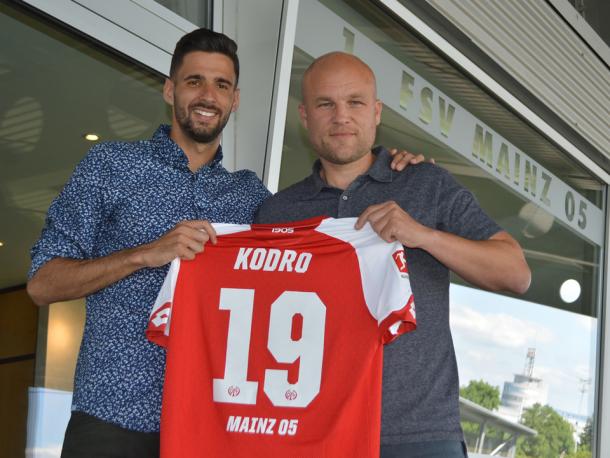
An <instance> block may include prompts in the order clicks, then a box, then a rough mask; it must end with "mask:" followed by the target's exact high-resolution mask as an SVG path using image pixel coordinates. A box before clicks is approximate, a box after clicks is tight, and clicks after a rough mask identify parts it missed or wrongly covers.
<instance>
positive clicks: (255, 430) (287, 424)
mask: <svg viewBox="0 0 610 458" xmlns="http://www.w3.org/2000/svg"><path fill="white" fill-rule="evenodd" d="M298 427H299V420H297V419H287V418H282V419H280V420H279V421H278V419H277V418H265V417H241V416H239V415H230V416H229V418H228V419H227V428H226V430H227V432H230V433H245V434H266V435H269V436H272V435H275V434H277V435H279V436H286V435H288V436H294V435H295V434H296V433H297V429H298Z"/></svg>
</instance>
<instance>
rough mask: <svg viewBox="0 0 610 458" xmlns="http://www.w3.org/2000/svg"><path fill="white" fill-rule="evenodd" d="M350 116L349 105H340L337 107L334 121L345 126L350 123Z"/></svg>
mask: <svg viewBox="0 0 610 458" xmlns="http://www.w3.org/2000/svg"><path fill="white" fill-rule="evenodd" d="M349 120H350V115H349V110H348V107H347V105H345V104H342V103H338V104H336V105H335V112H334V116H333V121H334V122H336V123H339V124H345V123H347V122H349Z"/></svg>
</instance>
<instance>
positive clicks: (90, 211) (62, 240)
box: [28, 145, 107, 278]
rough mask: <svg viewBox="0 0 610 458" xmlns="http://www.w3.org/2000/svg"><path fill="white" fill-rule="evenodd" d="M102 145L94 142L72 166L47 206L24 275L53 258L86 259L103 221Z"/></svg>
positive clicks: (33, 271)
mask: <svg viewBox="0 0 610 458" xmlns="http://www.w3.org/2000/svg"><path fill="white" fill-rule="evenodd" d="M104 155H105V154H104V151H103V147H102V145H96V146H95V147H93V148H92V149H91V150H90V151H89V152H88V153H87V155H86V156H85V158H84V159H83V160H82V161H81V162H80V163H79V164H78V165H77V166H76V169H75V170H74V173H73V174H72V176H71V177H70V180H69V181H68V183H67V184H66V185H65V186H64V188H63V190H62V191H61V193H60V194H59V195H58V196H57V197H56V198H55V200H54V201H53V202H52V203H51V206H50V207H49V211H48V213H47V217H46V221H45V225H44V227H43V229H42V233H41V236H40V239H39V240H38V241H37V242H36V243H35V244H34V246H33V247H32V250H31V253H30V254H31V257H32V265H31V267H30V271H29V273H28V277H29V278H32V276H33V275H34V274H35V273H36V272H37V271H38V269H39V268H40V267H41V266H42V265H43V264H45V263H46V262H48V261H50V260H51V259H53V258H57V257H61V258H70V259H88V258H91V257H93V249H94V246H95V241H96V237H97V234H98V231H99V228H100V226H101V224H103V221H104V217H105V215H104V200H105V199H104V183H105V181H106V175H107V170H106V169H107V166H106V163H105V162H106V161H105V160H104Z"/></svg>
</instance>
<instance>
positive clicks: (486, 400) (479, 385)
mask: <svg viewBox="0 0 610 458" xmlns="http://www.w3.org/2000/svg"><path fill="white" fill-rule="evenodd" d="M460 396H462V397H463V398H466V399H468V400H469V401H472V402H474V403H476V404H478V405H480V406H482V407H485V408H486V409H489V410H496V409H497V408H498V406H499V405H500V388H499V387H497V386H492V385H490V384H489V383H487V382H485V381H483V380H471V381H470V383H468V385H467V386H465V387H462V388H460Z"/></svg>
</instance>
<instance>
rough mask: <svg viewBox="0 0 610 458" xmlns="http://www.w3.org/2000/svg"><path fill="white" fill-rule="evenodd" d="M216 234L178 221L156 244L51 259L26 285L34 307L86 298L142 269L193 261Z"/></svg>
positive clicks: (204, 223)
mask: <svg viewBox="0 0 610 458" xmlns="http://www.w3.org/2000/svg"><path fill="white" fill-rule="evenodd" d="M208 240H210V241H211V242H212V243H216V231H214V228H213V227H212V225H211V224H210V223H209V222H207V221H203V220H193V221H182V222H181V223H178V224H176V226H175V227H174V228H173V229H172V230H170V231H168V232H167V233H166V234H165V235H163V236H161V237H160V238H158V239H157V240H155V241H154V242H151V243H147V244H145V245H140V246H137V247H135V248H127V249H125V250H121V251H116V252H114V253H112V254H109V255H108V256H104V257H101V258H95V259H84V260H79V259H68V258H54V259H51V260H50V261H49V262H47V263H46V264H44V265H43V266H42V267H41V268H40V269H38V272H36V274H35V275H34V277H32V279H31V280H30V281H29V282H28V285H27V291H28V294H29V295H30V297H31V298H32V300H33V301H34V302H35V303H36V304H38V305H46V304H50V303H52V302H58V301H67V300H72V299H77V298H79V297H84V296H88V295H90V294H93V293H95V292H96V291H99V290H101V289H103V288H105V287H107V286H108V285H111V284H112V283H115V282H117V281H119V280H122V279H123V278H125V277H127V276H128V275H131V274H132V273H133V272H135V271H137V270H140V269H142V268H144V267H160V266H163V265H165V264H167V263H168V262H171V261H172V260H173V259H174V258H180V259H193V258H194V257H195V255H196V254H197V253H201V252H202V251H203V247H204V245H205V244H206V242H207V241H208Z"/></svg>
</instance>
